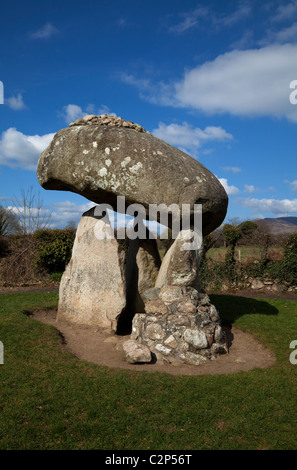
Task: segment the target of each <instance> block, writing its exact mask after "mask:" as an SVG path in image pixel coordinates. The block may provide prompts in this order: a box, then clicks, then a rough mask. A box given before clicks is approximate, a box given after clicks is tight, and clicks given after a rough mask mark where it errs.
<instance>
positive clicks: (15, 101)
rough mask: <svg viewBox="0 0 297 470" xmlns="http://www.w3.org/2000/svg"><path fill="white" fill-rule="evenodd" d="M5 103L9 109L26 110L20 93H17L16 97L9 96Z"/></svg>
mask: <svg viewBox="0 0 297 470" xmlns="http://www.w3.org/2000/svg"><path fill="white" fill-rule="evenodd" d="M5 103H6V104H7V106H9V107H10V108H11V109H14V110H16V111H18V110H20V109H24V108H26V106H25V103H24V101H23V97H22V95H21V93H18V94H17V95H16V96H11V97H10V98H6V99H5Z"/></svg>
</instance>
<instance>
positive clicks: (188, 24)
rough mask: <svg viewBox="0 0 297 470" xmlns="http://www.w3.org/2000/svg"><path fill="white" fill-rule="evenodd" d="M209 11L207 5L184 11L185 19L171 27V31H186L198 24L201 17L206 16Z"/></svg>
mask: <svg viewBox="0 0 297 470" xmlns="http://www.w3.org/2000/svg"><path fill="white" fill-rule="evenodd" d="M208 13H209V10H208V8H207V7H204V6H199V7H197V8H196V9H195V10H193V11H191V12H187V13H182V15H181V16H182V17H183V20H181V21H180V22H179V23H177V24H175V25H172V26H170V27H169V31H170V32H171V33H178V34H180V33H184V32H185V31H187V30H189V29H191V28H193V27H195V26H197V25H198V24H199V20H200V18H205V17H206V16H207V15H208Z"/></svg>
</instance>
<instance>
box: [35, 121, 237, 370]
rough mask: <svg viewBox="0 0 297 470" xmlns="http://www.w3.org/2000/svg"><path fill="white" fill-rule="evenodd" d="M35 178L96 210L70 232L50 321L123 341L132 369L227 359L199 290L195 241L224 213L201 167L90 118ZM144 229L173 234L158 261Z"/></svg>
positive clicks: (73, 129) (72, 128)
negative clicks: (158, 227)
mask: <svg viewBox="0 0 297 470" xmlns="http://www.w3.org/2000/svg"><path fill="white" fill-rule="evenodd" d="M37 176H38V180H39V182H40V184H41V186H42V187H43V188H45V189H49V190H62V191H72V192H74V193H77V194H80V195H82V196H84V197H85V198H87V199H88V200H90V201H93V202H94V203H95V204H96V205H94V207H93V208H92V209H90V210H89V211H87V212H86V213H84V214H83V215H82V217H81V220H80V222H79V224H78V228H77V232H76V238H75V241H74V245H73V250H72V257H71V260H70V262H69V263H68V265H67V266H66V269H65V272H64V274H63V276H62V279H61V283H60V289H59V305H58V318H61V319H65V320H67V321H69V322H72V323H75V324H78V325H92V326H97V327H102V328H109V329H111V330H113V331H114V332H115V334H125V335H127V334H130V339H129V340H128V341H126V343H124V346H123V349H124V352H125V354H126V358H127V361H128V362H132V363H133V362H135V363H137V362H150V361H154V360H158V361H166V362H169V363H186V364H190V365H199V364H202V363H204V362H206V361H207V360H209V359H215V358H216V357H217V355H218V354H224V353H226V352H228V345H227V340H226V336H225V334H224V331H223V329H222V326H221V320H220V317H219V313H218V311H217V309H216V307H215V306H214V305H212V304H211V302H210V299H209V297H208V295H207V294H206V293H205V292H204V291H203V290H202V289H201V287H200V282H199V265H200V261H201V257H202V255H203V236H206V235H208V234H209V233H211V232H212V231H213V230H215V229H216V228H217V227H218V226H220V225H221V223H222V222H223V220H224V218H225V215H226V211H227V206H228V197H227V194H226V192H225V190H224V188H223V186H222V185H221V183H220V182H219V180H218V179H217V178H216V177H215V176H214V175H213V174H212V173H211V172H210V171H209V170H208V169H207V168H206V167H205V166H203V165H202V164H201V163H199V162H198V161H197V160H195V159H194V158H192V157H190V156H189V155H187V154H186V153H184V152H182V151H181V150H179V149H177V148H175V147H172V146H171V145H169V144H167V143H166V142H164V141H162V140H160V139H158V138H156V137H154V136H153V135H151V134H150V133H149V132H146V131H145V130H144V128H143V127H142V126H140V125H139V124H135V123H133V122H132V121H126V120H124V119H122V118H119V117H114V116H107V115H101V116H95V115H89V116H85V117H83V118H82V119H78V120H77V121H75V122H74V123H71V124H70V125H69V127H68V128H65V129H61V130H60V131H59V132H57V133H56V135H55V136H54V138H53V140H52V141H51V143H50V144H49V146H48V147H47V149H46V150H44V152H43V153H42V154H41V156H40V158H39V161H38V167H37ZM109 211H116V213H123V214H128V215H129V216H130V219H132V222H131V223H130V225H129V228H127V227H126V226H125V225H122V226H121V224H118V225H117V226H115V224H114V223H112V220H111V218H110V212H109ZM197 214H198V215H197ZM133 216H134V220H133ZM196 216H197V218H196ZM121 220H122V219H121ZM148 220H150V221H155V222H159V223H161V224H165V225H166V226H167V227H168V229H169V233H172V240H171V244H170V246H169V248H168V249H167V252H166V253H165V255H164V257H163V260H162V261H161V258H160V254H159V250H158V246H157V240H156V235H155V234H154V233H152V231H151V230H149V228H148V227H150V225H148V224H147V221H148ZM197 220H198V221H199V224H198V230H197V224H196V222H197Z"/></svg>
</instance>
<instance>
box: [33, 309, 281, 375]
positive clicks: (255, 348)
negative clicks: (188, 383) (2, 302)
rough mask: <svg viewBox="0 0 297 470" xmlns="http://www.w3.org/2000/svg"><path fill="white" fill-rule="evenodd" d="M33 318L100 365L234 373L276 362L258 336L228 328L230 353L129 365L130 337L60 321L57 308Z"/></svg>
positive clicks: (174, 372) (78, 353) (81, 355)
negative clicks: (195, 360)
mask: <svg viewBox="0 0 297 470" xmlns="http://www.w3.org/2000/svg"><path fill="white" fill-rule="evenodd" d="M32 318H34V319H36V320H38V321H40V322H43V323H46V324H49V325H53V326H54V327H55V328H57V330H58V331H59V332H60V334H61V337H62V338H63V341H62V342H63V343H64V347H65V346H66V347H67V348H68V349H69V350H70V351H71V352H72V353H73V354H74V355H75V356H76V357H78V358H80V359H83V360H85V361H88V362H92V363H94V364H98V365H100V366H106V367H112V368H120V369H129V370H134V371H145V372H163V373H167V374H172V375H214V374H233V373H235V372H238V371H248V370H251V369H254V368H267V367H270V366H272V365H273V364H274V363H275V360H276V359H275V356H274V354H273V352H272V351H270V350H268V349H266V348H264V346H263V345H262V344H261V343H259V341H257V340H256V338H255V337H254V336H253V335H251V334H249V333H245V332H243V331H241V330H239V329H238V328H234V327H227V326H225V327H224V330H225V332H226V334H227V338H228V343H229V353H228V354H224V355H220V356H219V357H218V358H217V359H216V360H211V361H208V362H207V363H206V364H203V365H200V366H189V365H185V364H179V365H173V364H168V363H164V362H161V361H157V362H155V363H152V364H128V363H127V362H126V359H125V356H124V353H123V351H122V343H123V342H124V341H126V340H127V339H130V335H128V336H119V335H116V334H115V333H113V332H111V331H110V330H106V329H101V328H94V327H90V326H81V325H75V324H72V323H68V322H66V321H62V320H57V311H56V310H37V311H34V312H33V313H32Z"/></svg>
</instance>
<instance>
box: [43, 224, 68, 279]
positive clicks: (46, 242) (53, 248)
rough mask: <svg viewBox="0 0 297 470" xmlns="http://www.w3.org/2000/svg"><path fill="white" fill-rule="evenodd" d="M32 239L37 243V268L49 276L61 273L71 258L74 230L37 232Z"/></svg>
mask: <svg viewBox="0 0 297 470" xmlns="http://www.w3.org/2000/svg"><path fill="white" fill-rule="evenodd" d="M34 237H35V239H36V240H37V243H38V248H37V258H36V266H37V268H38V269H40V270H43V271H45V272H47V273H49V274H51V273H61V272H63V271H64V269H65V266H66V264H67V263H68V262H69V261H70V258H71V253H72V247H73V242H74V238H75V230H74V229H71V228H67V229H64V230H60V229H54V230H39V231H37V232H36V233H35V234H34Z"/></svg>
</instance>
